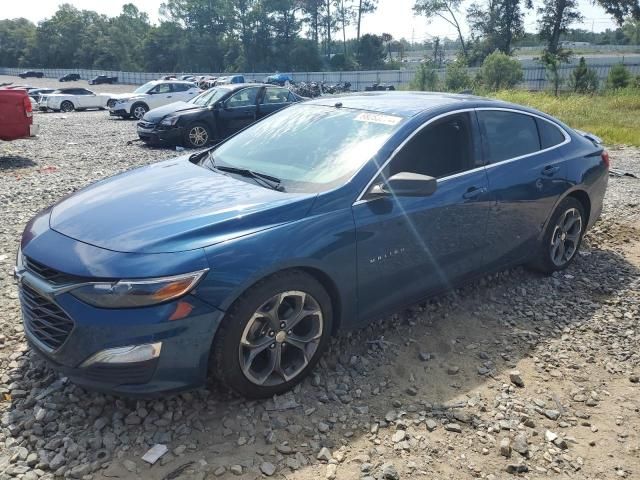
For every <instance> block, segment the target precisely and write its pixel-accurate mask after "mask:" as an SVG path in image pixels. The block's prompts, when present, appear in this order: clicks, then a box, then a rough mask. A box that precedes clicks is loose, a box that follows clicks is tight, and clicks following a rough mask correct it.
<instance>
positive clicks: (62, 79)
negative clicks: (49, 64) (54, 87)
mask: <svg viewBox="0 0 640 480" xmlns="http://www.w3.org/2000/svg"><path fill="white" fill-rule="evenodd" d="M76 80H80V74H79V73H67V74H66V75H63V76H62V77H60V78H59V79H58V81H59V82H73V81H76Z"/></svg>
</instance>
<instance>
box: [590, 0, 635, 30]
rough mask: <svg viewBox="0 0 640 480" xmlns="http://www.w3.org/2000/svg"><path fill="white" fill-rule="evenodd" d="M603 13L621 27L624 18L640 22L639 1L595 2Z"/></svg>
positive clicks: (598, 0)
mask: <svg viewBox="0 0 640 480" xmlns="http://www.w3.org/2000/svg"><path fill="white" fill-rule="evenodd" d="M596 3H598V4H599V5H600V6H601V7H602V8H604V10H605V12H607V13H608V14H609V15H611V16H612V17H613V18H615V20H616V22H617V23H618V25H622V23H623V22H624V19H625V18H633V19H635V20H640V0H596Z"/></svg>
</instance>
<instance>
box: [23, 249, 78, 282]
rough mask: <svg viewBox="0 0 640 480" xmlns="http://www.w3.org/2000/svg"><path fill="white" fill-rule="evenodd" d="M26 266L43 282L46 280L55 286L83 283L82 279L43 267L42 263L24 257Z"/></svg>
mask: <svg viewBox="0 0 640 480" xmlns="http://www.w3.org/2000/svg"><path fill="white" fill-rule="evenodd" d="M24 266H25V268H26V269H27V270H29V271H30V272H31V273H34V274H36V275H37V276H38V277H40V278H42V279H43V280H46V281H47V282H50V283H53V284H55V285H64V284H67V283H74V282H78V281H82V279H81V278H79V277H76V276H74V275H69V274H68V273H64V272H60V271H58V270H56V269H54V268H51V267H47V266H46V265H43V264H42V263H40V262H36V261H35V260H33V259H32V258H29V257H26V256H25V257H24Z"/></svg>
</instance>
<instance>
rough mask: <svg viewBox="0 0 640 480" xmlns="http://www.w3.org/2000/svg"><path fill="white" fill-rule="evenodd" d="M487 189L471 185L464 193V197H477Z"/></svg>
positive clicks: (467, 198)
mask: <svg viewBox="0 0 640 480" xmlns="http://www.w3.org/2000/svg"><path fill="white" fill-rule="evenodd" d="M486 191H487V189H486V188H484V187H469V188H468V189H467V191H466V192H465V193H464V194H463V195H462V198H464V199H466V200H469V199H472V198H477V197H478V196H479V195H481V194H483V193H484V192H486Z"/></svg>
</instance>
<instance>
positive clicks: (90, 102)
mask: <svg viewBox="0 0 640 480" xmlns="http://www.w3.org/2000/svg"><path fill="white" fill-rule="evenodd" d="M78 97H79V98H80V99H81V102H82V103H83V105H84V106H85V108H99V107H104V102H103V101H102V97H101V96H100V95H96V94H95V93H94V92H92V91H91V90H86V89H84V88H80V89H78Z"/></svg>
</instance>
